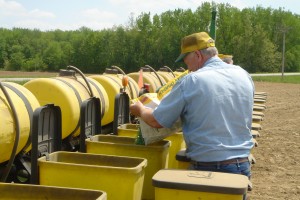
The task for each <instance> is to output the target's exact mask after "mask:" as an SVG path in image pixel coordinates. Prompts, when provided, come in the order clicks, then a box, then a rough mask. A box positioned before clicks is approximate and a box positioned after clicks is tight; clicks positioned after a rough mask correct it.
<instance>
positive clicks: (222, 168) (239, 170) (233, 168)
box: [189, 162, 251, 180]
mask: <svg viewBox="0 0 300 200" xmlns="http://www.w3.org/2000/svg"><path fill="white" fill-rule="evenodd" d="M189 169H191V170H202V171H213V172H225V173H233V174H242V175H245V176H247V177H248V178H249V180H250V178H251V165H250V162H243V163H233V164H227V165H211V166H203V165H197V164H191V165H190V168H189Z"/></svg>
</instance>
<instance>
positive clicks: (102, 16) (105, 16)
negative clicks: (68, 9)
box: [81, 8, 118, 21]
mask: <svg viewBox="0 0 300 200" xmlns="http://www.w3.org/2000/svg"><path fill="white" fill-rule="evenodd" d="M81 14H82V16H83V17H85V18H87V19H92V20H101V21H104V20H109V19H113V20H115V19H117V18H118V16H117V15H116V13H113V12H109V11H101V10H99V9H97V8H92V9H87V10H84V11H82V12H81Z"/></svg>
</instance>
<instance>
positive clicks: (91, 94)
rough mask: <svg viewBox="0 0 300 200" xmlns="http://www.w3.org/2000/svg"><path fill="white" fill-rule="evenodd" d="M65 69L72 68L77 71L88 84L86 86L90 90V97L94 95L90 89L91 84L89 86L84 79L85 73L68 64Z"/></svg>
mask: <svg viewBox="0 0 300 200" xmlns="http://www.w3.org/2000/svg"><path fill="white" fill-rule="evenodd" d="M67 69H73V70H75V71H76V72H78V73H79V74H80V75H81V76H82V78H83V80H84V81H85V83H86V85H87V86H88V88H89V90H90V96H91V97H94V93H93V91H92V88H91V86H90V83H89V82H88V81H87V80H86V77H85V75H84V74H83V73H82V72H81V71H80V70H79V69H77V68H76V67H74V66H71V65H69V66H68V67H67Z"/></svg>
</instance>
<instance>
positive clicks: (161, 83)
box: [145, 65, 164, 86]
mask: <svg viewBox="0 0 300 200" xmlns="http://www.w3.org/2000/svg"><path fill="white" fill-rule="evenodd" d="M145 67H146V68H149V69H151V71H153V72H154V74H155V75H156V76H157V78H158V80H159V82H160V85H161V86H163V85H164V84H163V82H162V80H161V78H160V77H159V76H158V74H157V73H156V71H155V70H154V69H153V68H152V67H150V66H149V65H145Z"/></svg>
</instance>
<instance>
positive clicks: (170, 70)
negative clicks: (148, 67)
mask: <svg viewBox="0 0 300 200" xmlns="http://www.w3.org/2000/svg"><path fill="white" fill-rule="evenodd" d="M163 68H166V69H168V70H169V72H171V73H172V75H173V76H174V78H175V74H174V73H173V71H172V69H171V68H170V67H168V66H164V67H163Z"/></svg>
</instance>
